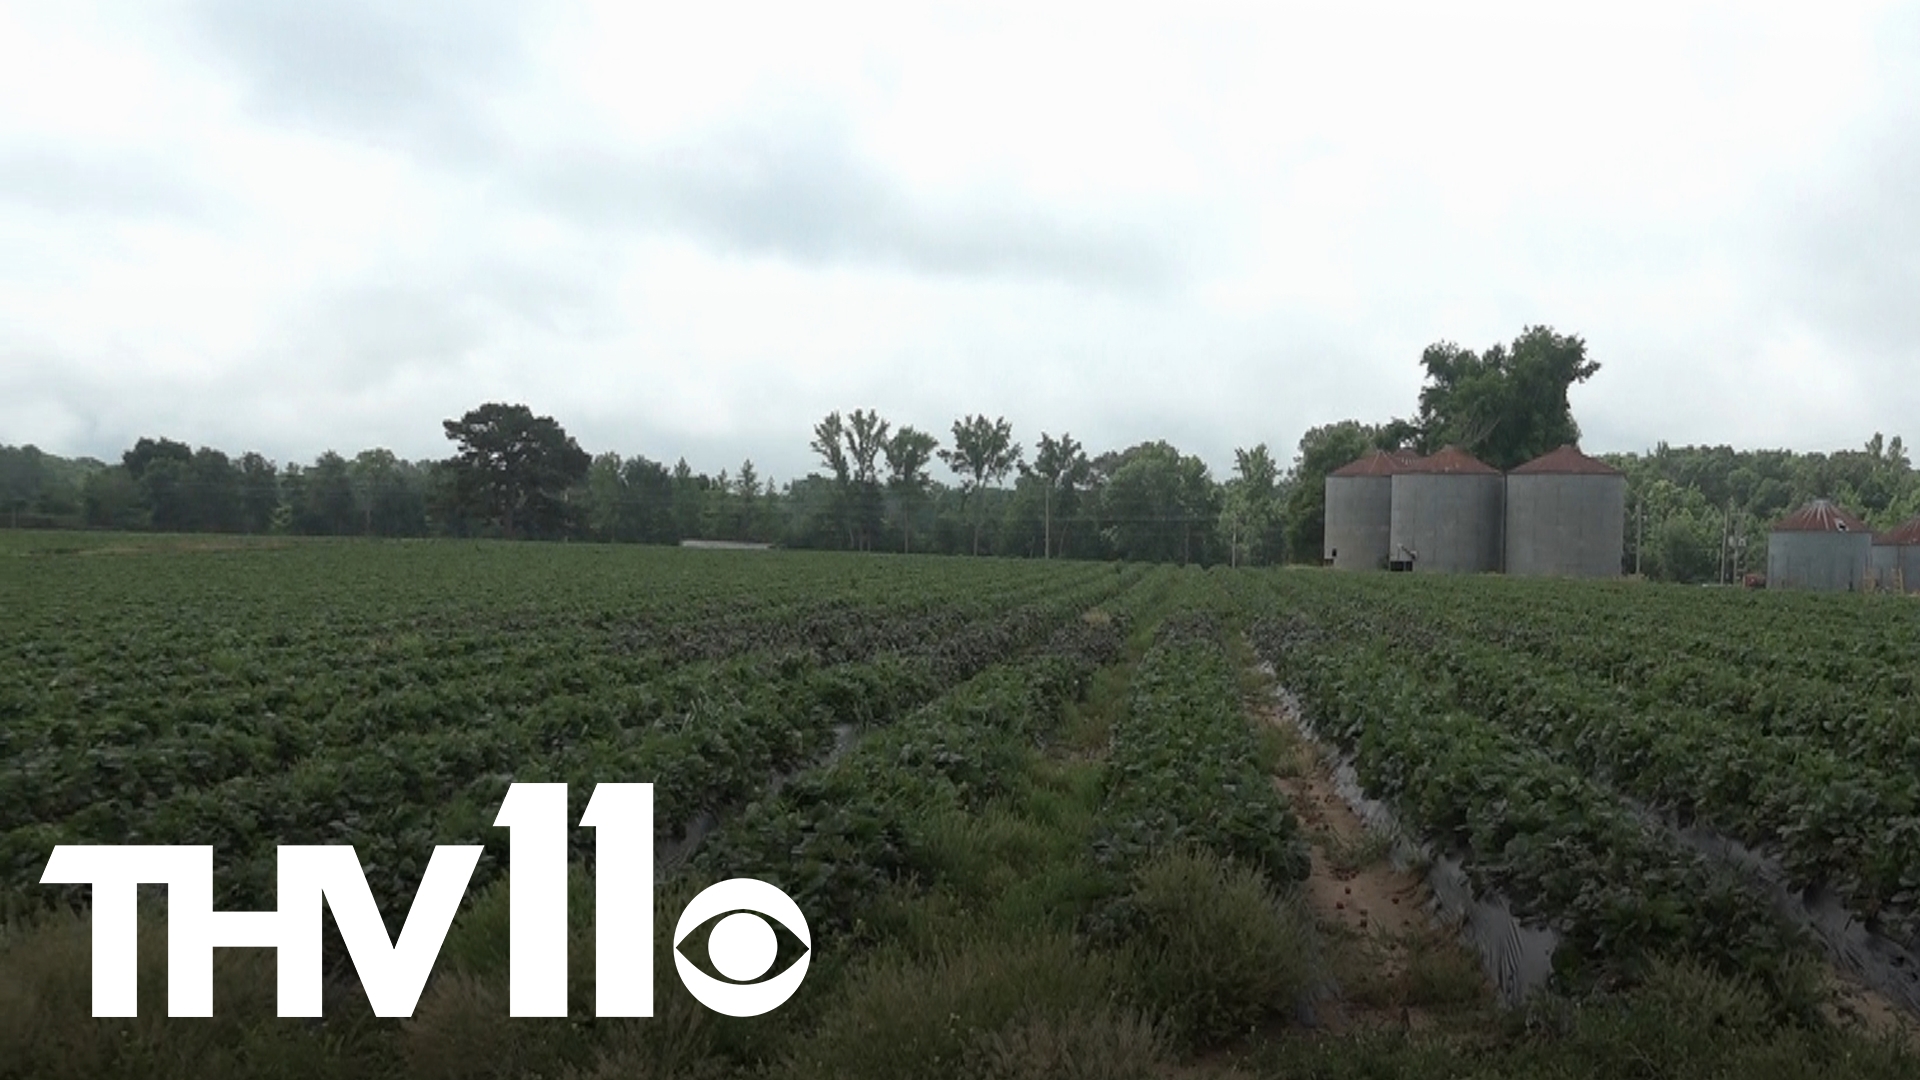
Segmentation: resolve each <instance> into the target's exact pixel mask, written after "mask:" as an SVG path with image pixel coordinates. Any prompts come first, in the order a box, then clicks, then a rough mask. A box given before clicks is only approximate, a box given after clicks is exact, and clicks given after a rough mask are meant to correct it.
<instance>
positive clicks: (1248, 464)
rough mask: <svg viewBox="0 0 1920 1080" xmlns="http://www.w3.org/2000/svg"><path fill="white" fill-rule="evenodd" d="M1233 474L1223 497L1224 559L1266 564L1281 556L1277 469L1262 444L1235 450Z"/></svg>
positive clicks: (1221, 517)
mask: <svg viewBox="0 0 1920 1080" xmlns="http://www.w3.org/2000/svg"><path fill="white" fill-rule="evenodd" d="M1233 459H1234V475H1233V478H1232V479H1231V480H1228V481H1227V483H1226V485H1225V488H1226V490H1225V491H1224V492H1223V494H1222V506H1221V511H1220V532H1221V534H1222V539H1224V540H1226V542H1227V552H1228V554H1227V558H1228V561H1230V562H1232V563H1233V564H1234V565H1236V566H1237V565H1239V564H1240V563H1241V562H1242V561H1246V562H1251V563H1255V564H1258V563H1265V562H1270V561H1272V560H1273V557H1274V556H1275V555H1276V554H1284V549H1283V545H1284V542H1285V541H1284V537H1282V536H1279V535H1277V533H1278V530H1277V525H1278V523H1279V522H1280V520H1281V508H1280V497H1279V483H1280V466H1279V463H1277V462H1275V461H1274V460H1273V455H1272V454H1271V453H1269V452H1268V451H1267V444H1266V443H1261V444H1259V445H1258V446H1255V447H1254V448H1253V449H1251V450H1247V449H1235V450H1234V452H1233Z"/></svg>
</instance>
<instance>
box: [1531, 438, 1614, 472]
mask: <svg viewBox="0 0 1920 1080" xmlns="http://www.w3.org/2000/svg"><path fill="white" fill-rule="evenodd" d="M1534 473H1557V474H1560V475H1563V476H1624V475H1626V474H1625V473H1622V472H1621V471H1620V470H1619V469H1616V468H1614V467H1613V466H1611V465H1609V464H1607V463H1606V462H1604V461H1601V460H1600V459H1599V458H1593V457H1588V456H1587V455H1585V454H1583V453H1581V452H1580V448H1579V447H1577V446H1575V445H1573V444H1572V443H1568V444H1567V445H1565V446H1562V447H1560V448H1559V449H1558V450H1549V451H1547V452H1546V453H1544V454H1541V455H1540V456H1539V457H1537V458H1534V459H1533V460H1532V461H1529V462H1527V463H1526V464H1525V465H1520V466H1516V467H1515V468H1513V469H1510V470H1508V475H1529V474H1534Z"/></svg>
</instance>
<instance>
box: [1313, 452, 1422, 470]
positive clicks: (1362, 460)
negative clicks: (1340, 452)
mask: <svg viewBox="0 0 1920 1080" xmlns="http://www.w3.org/2000/svg"><path fill="white" fill-rule="evenodd" d="M1414 460H1416V458H1415V456H1414V455H1413V454H1411V453H1408V452H1407V451H1405V450H1369V451H1367V452H1366V453H1364V454H1362V455H1360V456H1359V457H1357V458H1355V459H1353V460H1352V461H1349V462H1347V463H1346V464H1345V465H1342V466H1340V467H1339V468H1337V469H1335V470H1333V471H1332V472H1330V473H1328V474H1327V475H1328V476H1392V475H1393V474H1394V473H1397V472H1405V471H1406V470H1407V465H1408V464H1409V463H1411V462H1413V461H1414Z"/></svg>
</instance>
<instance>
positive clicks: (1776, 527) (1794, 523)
mask: <svg viewBox="0 0 1920 1080" xmlns="http://www.w3.org/2000/svg"><path fill="white" fill-rule="evenodd" d="M1772 531H1774V532H1866V531H1867V523H1866V522H1864V521H1861V520H1860V519H1859V518H1857V517H1854V516H1853V515H1852V514H1849V513H1847V512H1846V511H1845V510H1842V509H1840V508H1839V507H1837V506H1835V505H1833V503H1831V502H1828V501H1827V500H1826V499H1815V500H1813V501H1812V502H1810V503H1808V504H1807V505H1805V506H1803V507H1801V508H1800V509H1798V510H1795V511H1794V512H1793V513H1791V514H1788V515H1787V516H1786V517H1783V518H1781V519H1780V520H1779V521H1776V522H1774V523H1773V530H1772Z"/></svg>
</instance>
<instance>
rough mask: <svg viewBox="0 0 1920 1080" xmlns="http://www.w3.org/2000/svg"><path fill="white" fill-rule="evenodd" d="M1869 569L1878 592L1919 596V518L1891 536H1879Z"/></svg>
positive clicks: (1869, 558)
mask: <svg viewBox="0 0 1920 1080" xmlns="http://www.w3.org/2000/svg"><path fill="white" fill-rule="evenodd" d="M1868 569H1870V570H1871V571H1872V572H1873V585H1874V587H1875V588H1879V589H1891V590H1896V591H1901V592H1920V517H1917V518H1914V519H1913V520H1911V521H1909V522H1907V523H1906V524H1904V525H1902V526H1900V527H1899V528H1897V529H1895V530H1893V531H1892V532H1884V533H1878V534H1876V535H1875V536H1874V538H1873V547H1872V549H1871V551H1870V553H1869V555H1868Z"/></svg>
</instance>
